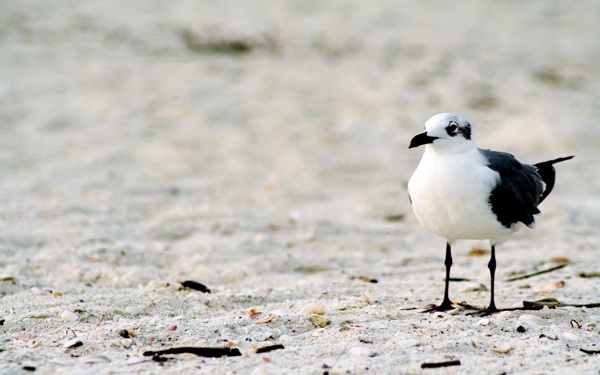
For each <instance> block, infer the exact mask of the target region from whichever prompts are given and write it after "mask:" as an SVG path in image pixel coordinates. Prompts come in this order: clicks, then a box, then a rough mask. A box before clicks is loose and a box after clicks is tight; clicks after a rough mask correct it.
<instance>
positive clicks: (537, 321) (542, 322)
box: [519, 314, 550, 326]
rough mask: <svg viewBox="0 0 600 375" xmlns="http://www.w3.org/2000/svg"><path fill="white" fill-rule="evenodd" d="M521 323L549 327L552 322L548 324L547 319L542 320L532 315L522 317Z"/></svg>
mask: <svg viewBox="0 0 600 375" xmlns="http://www.w3.org/2000/svg"><path fill="white" fill-rule="evenodd" d="M519 321H521V322H528V323H533V324H537V325H539V326H547V325H548V324H550V322H548V321H547V320H546V319H544V318H540V317H539V316H537V315H532V314H523V315H521V316H520V317H519Z"/></svg>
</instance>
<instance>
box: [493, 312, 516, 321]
mask: <svg viewBox="0 0 600 375" xmlns="http://www.w3.org/2000/svg"><path fill="white" fill-rule="evenodd" d="M510 317H512V313H511V312H510V311H502V312H500V313H499V314H498V315H496V318H498V319H509V318H510Z"/></svg>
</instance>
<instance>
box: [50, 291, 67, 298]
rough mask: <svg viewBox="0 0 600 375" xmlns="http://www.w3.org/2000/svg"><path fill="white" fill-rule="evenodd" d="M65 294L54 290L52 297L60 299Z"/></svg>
mask: <svg viewBox="0 0 600 375" xmlns="http://www.w3.org/2000/svg"><path fill="white" fill-rule="evenodd" d="M63 294H64V293H63V292H62V291H60V290H53V291H52V295H53V296H54V297H60V296H62V295H63Z"/></svg>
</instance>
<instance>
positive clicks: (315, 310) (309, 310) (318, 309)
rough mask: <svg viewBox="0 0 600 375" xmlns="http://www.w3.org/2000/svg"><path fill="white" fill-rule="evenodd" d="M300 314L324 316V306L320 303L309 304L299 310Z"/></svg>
mask: <svg viewBox="0 0 600 375" xmlns="http://www.w3.org/2000/svg"><path fill="white" fill-rule="evenodd" d="M300 314H317V315H323V314H325V305H323V304H320V303H309V304H308V305H306V306H304V307H303V308H301V309H300Z"/></svg>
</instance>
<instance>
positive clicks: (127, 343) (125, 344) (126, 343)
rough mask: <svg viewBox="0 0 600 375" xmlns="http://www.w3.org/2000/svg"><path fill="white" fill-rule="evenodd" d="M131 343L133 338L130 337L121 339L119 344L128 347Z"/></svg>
mask: <svg viewBox="0 0 600 375" xmlns="http://www.w3.org/2000/svg"><path fill="white" fill-rule="evenodd" d="M131 344H133V340H132V339H123V340H121V345H123V347H124V348H130V347H131Z"/></svg>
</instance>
